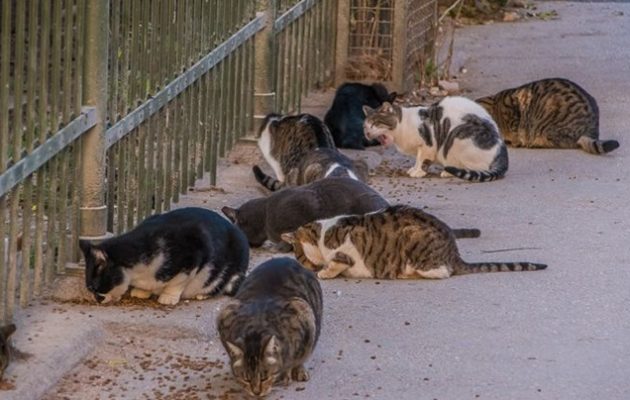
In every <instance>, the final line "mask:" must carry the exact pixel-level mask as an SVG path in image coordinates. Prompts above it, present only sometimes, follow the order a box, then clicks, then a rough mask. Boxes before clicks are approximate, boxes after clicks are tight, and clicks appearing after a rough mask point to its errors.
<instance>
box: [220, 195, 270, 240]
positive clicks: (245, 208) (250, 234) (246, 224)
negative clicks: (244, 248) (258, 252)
mask: <svg viewBox="0 0 630 400" xmlns="http://www.w3.org/2000/svg"><path fill="white" fill-rule="evenodd" d="M266 201H267V199H266V198H260V199H253V200H250V201H248V202H247V203H245V204H243V205H242V206H241V207H239V208H232V207H228V206H225V207H223V208H222V209H221V212H223V214H225V216H226V217H227V218H228V219H229V220H230V221H232V223H233V224H234V225H236V226H238V227H239V228H240V229H241V231H243V233H244V234H245V236H246V237H247V241H248V242H249V245H250V246H251V247H260V246H262V245H263V243H265V240H267V231H266V230H265V215H266V204H265V203H266Z"/></svg>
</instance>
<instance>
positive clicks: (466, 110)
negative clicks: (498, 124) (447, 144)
mask: <svg viewBox="0 0 630 400" xmlns="http://www.w3.org/2000/svg"><path fill="white" fill-rule="evenodd" d="M428 111H429V113H435V114H437V115H438V116H439V117H440V120H443V119H445V118H448V119H450V121H451V124H450V126H451V127H454V126H456V125H459V124H461V123H462V122H464V121H465V120H466V117H467V116H469V115H471V114H472V115H475V116H477V117H479V118H482V119H484V120H487V121H492V123H493V124H495V122H494V120H493V119H492V116H491V115H490V114H489V113H488V111H487V110H486V109H485V108H484V107H483V106H481V105H480V104H479V103H477V102H475V101H473V100H471V99H468V98H466V97H462V96H448V97H445V98H444V99H442V100H440V101H439V102H437V103H435V104H433V105H432V106H431V107H429V110H428Z"/></svg>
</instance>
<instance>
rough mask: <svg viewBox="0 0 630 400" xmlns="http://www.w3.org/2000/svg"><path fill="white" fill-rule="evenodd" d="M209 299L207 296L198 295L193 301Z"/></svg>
mask: <svg viewBox="0 0 630 400" xmlns="http://www.w3.org/2000/svg"><path fill="white" fill-rule="evenodd" d="M209 298H210V295H208V294H198V295H196V296H195V300H207V299H209Z"/></svg>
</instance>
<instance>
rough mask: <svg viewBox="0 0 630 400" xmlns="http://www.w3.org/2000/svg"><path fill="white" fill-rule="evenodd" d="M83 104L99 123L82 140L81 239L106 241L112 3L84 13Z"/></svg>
mask: <svg viewBox="0 0 630 400" xmlns="http://www.w3.org/2000/svg"><path fill="white" fill-rule="evenodd" d="M85 17H86V21H85V40H86V43H85V61H84V64H83V71H84V83H83V104H84V105H85V106H88V107H94V108H96V116H97V121H98V122H97V124H96V125H95V126H94V127H93V128H92V129H90V130H89V131H88V132H86V133H85V134H84V135H83V138H82V140H83V141H82V149H81V152H82V154H81V158H82V170H81V186H82V191H81V193H82V199H81V208H80V226H81V228H80V232H79V236H80V237H82V238H90V239H98V238H103V237H104V236H105V235H106V233H107V206H106V205H105V161H106V160H105V150H106V149H105V132H106V118H107V62H108V39H109V0H90V1H88V2H87V3H86V12H85Z"/></svg>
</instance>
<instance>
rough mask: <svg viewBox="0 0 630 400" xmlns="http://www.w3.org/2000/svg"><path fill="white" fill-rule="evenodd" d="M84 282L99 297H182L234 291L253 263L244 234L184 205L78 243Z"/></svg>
mask: <svg viewBox="0 0 630 400" xmlns="http://www.w3.org/2000/svg"><path fill="white" fill-rule="evenodd" d="M79 244H80V247H81V250H82V251H83V254H84V256H85V282H86V285H87V287H88V289H89V290H90V291H91V292H92V293H94V295H95V297H96V300H97V301H99V302H103V303H107V302H111V301H117V300H119V299H120V297H121V296H122V295H123V294H124V293H125V292H126V291H127V289H128V288H129V286H131V287H132V290H131V296H133V297H139V298H148V297H150V296H151V295H152V294H157V295H159V298H158V302H160V303H162V304H168V305H174V304H177V303H178V302H179V300H180V298H185V299H187V298H203V297H206V296H212V295H216V294H220V293H224V294H227V295H232V294H234V293H236V290H237V289H238V287H239V285H240V284H241V282H242V280H243V279H244V277H245V271H246V270H247V265H248V263H249V245H248V243H247V238H246V237H245V235H244V234H243V232H242V231H241V230H240V229H238V228H237V227H235V226H234V225H232V224H231V223H230V222H229V221H228V220H226V219H225V218H223V217H221V216H220V215H219V214H217V213H216V212H214V211H210V210H206V209H203V208H195V207H190V208H182V209H178V210H174V211H170V212H167V213H164V214H158V215H153V216H151V217H149V218H147V219H145V220H144V221H143V222H142V223H140V224H139V225H138V226H137V227H135V228H134V229H133V230H131V231H129V232H127V233H125V234H122V235H120V236H117V237H114V238H111V239H107V240H105V241H103V242H101V243H98V244H93V243H90V242H88V241H85V240H81V241H80V243H79Z"/></svg>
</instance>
